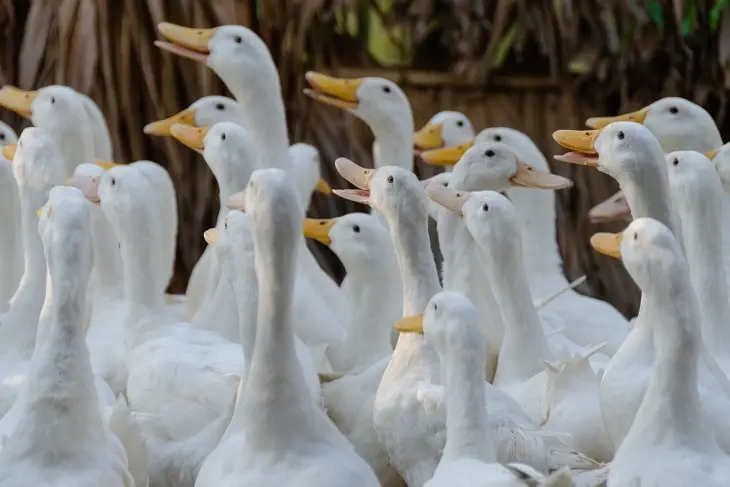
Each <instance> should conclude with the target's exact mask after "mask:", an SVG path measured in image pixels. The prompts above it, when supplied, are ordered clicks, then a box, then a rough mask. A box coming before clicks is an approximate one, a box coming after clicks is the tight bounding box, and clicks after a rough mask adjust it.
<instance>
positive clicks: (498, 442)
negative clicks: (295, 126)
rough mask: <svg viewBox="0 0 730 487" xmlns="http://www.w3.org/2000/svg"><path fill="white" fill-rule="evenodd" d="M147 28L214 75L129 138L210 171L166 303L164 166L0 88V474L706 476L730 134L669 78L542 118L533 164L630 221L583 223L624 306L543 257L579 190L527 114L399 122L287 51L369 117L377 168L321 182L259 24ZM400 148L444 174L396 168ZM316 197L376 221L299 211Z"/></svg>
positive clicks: (449, 114) (183, 480) (554, 251)
mask: <svg viewBox="0 0 730 487" xmlns="http://www.w3.org/2000/svg"><path fill="white" fill-rule="evenodd" d="M159 30H160V33H161V34H162V36H163V37H164V39H165V40H164V41H159V42H158V43H157V44H158V46H159V47H160V48H161V49H163V50H165V51H169V52H171V53H173V54H176V55H179V56H183V57H186V58H189V59H192V60H194V61H197V62H201V63H204V64H205V65H207V66H208V67H209V68H210V69H212V70H213V71H214V72H215V73H216V74H217V75H218V76H219V77H220V78H221V79H222V80H223V81H224V83H225V84H226V86H227V87H228V88H229V90H230V92H231V93H232V94H233V96H234V99H231V98H226V97H220V96H207V97H204V98H201V99H200V100H198V101H197V102H195V103H193V104H192V105H190V107H188V108H187V109H185V110H182V111H181V112H179V113H177V114H174V115H172V116H170V117H169V118H166V119H163V120H159V121H155V122H152V123H150V124H148V125H147V126H146V127H145V129H144V130H145V133H147V134H149V135H154V136H162V137H173V138H175V139H176V140H178V141H179V142H180V143H182V144H184V145H185V146H187V147H189V148H190V149H192V150H194V151H196V152H198V153H199V154H200V155H201V156H202V158H203V159H204V160H205V162H206V164H207V165H208V167H209V168H210V170H211V172H212V174H213V176H214V177H215V180H216V182H217V183H218V187H219V194H220V212H219V215H218V220H217V224H216V227H215V228H212V229H210V230H208V231H207V232H205V235H204V236H203V237H204V238H205V240H206V242H207V243H208V247H207V248H206V250H205V252H204V253H203V255H202V257H201V258H200V260H199V262H198V264H197V265H196V266H195V269H194V271H193V273H192V276H191V278H190V283H189V287H188V291H187V293H186V295H184V296H171V295H167V294H165V290H166V288H167V286H168V283H169V281H170V278H171V276H172V271H173V262H174V258H175V245H176V240H177V228H178V220H177V207H176V195H175V189H174V187H173V184H172V181H171V179H170V177H169V175H168V173H167V171H166V170H165V169H164V168H163V167H162V166H160V165H158V164H156V163H154V162H152V161H136V162H133V163H129V164H117V163H114V162H112V161H113V160H114V157H113V154H112V149H111V143H110V140H111V136H110V134H109V130H108V128H107V125H106V122H105V121H104V117H103V115H102V113H101V111H100V110H99V108H98V107H97V106H96V105H95V104H94V102H93V101H92V100H91V99H90V98H88V97H87V96H85V95H83V94H81V93H78V92H76V91H74V90H72V89H71V88H68V87H65V86H48V87H45V88H41V89H39V90H37V91H23V90H20V89H17V88H14V87H10V86H5V87H3V88H2V89H0V106H2V107H4V108H6V109H9V110H12V111H14V112H16V113H18V114H20V115H22V116H24V117H26V118H28V119H29V120H30V121H31V122H32V125H33V127H30V128H26V129H25V130H23V132H22V133H21V136H20V137H19V138H18V137H17V136H16V133H15V132H14V131H13V129H12V128H10V127H8V126H6V125H4V124H3V125H0V145H1V146H2V147H3V149H2V155H3V158H2V160H0V185H2V187H0V218H2V221H3V222H4V224H3V228H2V232H0V313H1V314H0V487H11V486H13V487H15V486H26V485H34V486H74V487H78V486H89V487H91V486H94V487H97V486H100V485H104V486H107V485H108V486H118V485H119V486H121V485H124V486H134V485H136V486H145V487H146V486H152V487H158V486H159V487H187V486H190V487H192V486H198V487H208V486H210V487H213V486H215V487H225V486H231V487H233V486H261V485H275V484H280V485H291V486H302V487H304V486H332V487H340V486H353V487H354V486H368V487H369V486H376V485H383V486H388V487H390V486H402V485H407V486H411V487H422V486H430V487H440V486H443V487H451V486H469V487H471V486H474V487H476V486H484V487H486V486H494V487H496V486H505V487H506V486H514V487H518V486H538V485H539V486H586V487H589V486H600V485H608V486H610V487H624V486H639V485H641V486H642V487H660V486H661V487H667V486H669V487H672V486H687V485H702V486H721V485H726V482H727V478H730V457H728V454H730V423H729V422H727V421H726V417H725V412H726V411H727V410H728V409H729V408H730V380H728V374H730V323H728V320H730V302H729V301H728V287H729V286H728V283H729V282H730V280H729V279H730V235H728V233H727V232H728V230H730V149H726V148H725V147H724V146H723V145H722V140H721V138H720V135H719V131H718V129H717V127H716V126H715V123H714V121H713V120H712V118H711V117H710V116H709V114H708V113H707V112H706V111H705V110H703V109H702V108H701V107H699V106H698V105H695V104H694V103H692V102H690V101H688V100H684V99H680V98H665V99H662V100H659V101H657V102H655V103H653V104H652V105H650V106H648V107H646V108H644V109H642V110H639V111H637V112H632V113H629V114H626V115H621V116H618V117H603V118H594V119H589V120H588V121H587V125H588V126H589V127H592V129H590V130H560V131H557V132H556V133H555V134H554V138H555V140H556V141H557V142H558V143H559V144H560V145H561V146H563V147H565V148H566V149H568V150H569V151H570V152H568V153H567V154H565V155H562V156H556V159H558V160H561V161H564V162H568V163H576V164H581V165H585V166H591V167H595V168H597V169H598V170H600V171H602V172H605V173H606V174H608V175H609V176H611V177H613V178H614V179H615V180H616V181H617V182H618V183H619V185H620V187H621V193H619V194H617V195H615V196H613V197H612V198H611V199H609V200H607V201H605V202H603V203H601V204H600V205H598V206H597V207H596V208H594V210H593V211H592V212H591V218H592V219H593V220H595V221H613V220H620V219H628V220H631V219H632V218H635V219H634V220H633V221H632V222H631V223H630V224H629V225H628V227H627V228H626V230H625V231H623V232H622V233H618V234H605V233H599V234H596V235H594V236H593V238H592V239H591V245H592V246H593V247H594V248H595V249H596V250H597V251H598V252H601V253H603V254H606V255H608V256H613V257H615V258H619V259H621V260H622V261H623V263H624V265H625V267H626V270H627V271H628V273H629V274H630V276H631V277H632V279H633V280H634V281H635V282H636V284H637V285H638V286H639V288H640V289H641V291H642V298H641V307H640V311H639V315H638V317H636V318H635V319H632V320H631V322H629V321H628V320H626V319H625V318H624V317H623V316H622V315H621V314H620V313H618V312H617V311H616V310H615V309H614V308H613V307H611V306H610V305H609V304H607V303H605V302H603V301H600V300H596V299H593V298H590V297H587V296H584V295H582V294H579V293H578V292H576V291H575V290H574V289H573V288H574V287H575V286H576V284H577V283H579V282H581V281H580V280H579V281H577V282H572V283H571V282H568V280H567V279H566V278H565V276H564V274H563V269H562V267H563V263H562V260H561V257H560V252H559V249H558V245H557V241H556V230H555V218H556V216H555V198H554V194H553V192H554V191H557V190H562V189H566V188H570V187H571V186H572V185H573V183H572V181H570V180H569V179H567V178H564V177H561V176H558V175H555V174H552V173H550V169H549V166H548V163H547V160H546V159H545V157H544V156H543V155H542V153H541V152H540V150H539V149H538V148H537V146H536V145H535V144H534V143H533V142H532V141H531V140H530V139H529V138H528V137H527V136H526V135H525V134H522V133H520V132H518V131H516V130H514V129H510V128H506V127H492V128H487V129H485V130H483V131H481V132H479V133H476V132H475V130H474V128H473V125H472V124H471V122H470V121H469V120H468V119H467V118H466V117H465V116H464V115H463V114H461V113H458V112H453V111H444V112H441V113H438V114H436V115H434V116H433V117H432V118H431V120H429V122H428V123H427V124H426V125H425V126H424V127H422V128H420V129H419V130H415V129H416V128H415V127H414V122H413V115H412V112H411V107H410V104H409V102H408V98H407V97H406V95H405V94H404V92H403V91H402V90H401V89H400V88H399V87H398V86H397V85H396V84H395V83H393V82H391V81H388V80H385V79H381V78H362V79H340V78H334V77H330V76H326V75H323V74H320V73H313V72H310V73H307V74H306V80H307V82H308V83H309V85H310V88H308V89H307V90H305V92H306V93H307V94H308V95H309V96H310V97H312V98H314V99H315V100H318V101H320V102H322V103H326V104H329V105H333V106H335V107H338V108H340V109H343V110H346V111H348V112H350V113H352V114H353V115H355V116H356V117H358V118H360V119H362V120H363V121H364V122H365V123H366V124H367V125H368V126H369V127H370V128H371V129H372V131H373V133H374V135H375V143H374V146H373V156H374V157H373V158H374V168H373V169H367V168H363V167H361V166H359V165H358V164H356V163H355V162H353V161H350V160H347V159H344V158H340V159H338V160H337V161H336V163H335V165H336V169H337V171H338V172H339V174H340V175H341V176H342V177H343V178H344V179H346V180H347V181H349V182H350V183H351V184H352V186H354V189H340V190H334V191H333V190H331V189H330V187H329V185H328V184H327V183H326V182H325V181H323V180H322V179H321V178H320V159H319V153H318V151H317V149H316V148H314V147H312V146H309V145H306V144H299V143H298V144H293V145H291V144H290V140H289V137H288V132H287V123H286V118H285V111H284V104H283V100H282V96H281V89H280V84H279V77H278V74H277V71H276V66H275V64H274V62H273V60H272V58H271V55H270V53H269V51H268V49H267V47H266V45H265V44H264V43H263V42H262V40H261V39H260V38H259V37H258V36H257V35H256V34H255V33H254V32H252V31H251V30H249V29H247V28H245V27H242V26H223V27H218V28H215V29H191V28H186V27H182V26H177V25H173V24H168V23H163V24H160V25H159ZM414 152H415V153H416V154H418V157H420V158H422V159H423V160H424V161H425V162H427V163H429V164H433V165H437V166H441V167H443V168H444V169H445V171H444V172H443V173H440V174H438V175H437V176H434V177H433V178H430V179H428V180H424V181H419V180H418V178H417V177H416V175H415V174H414V173H413V156H414ZM314 191H319V192H322V193H332V192H334V193H335V194H336V195H338V196H339V197H342V198H346V199H349V200H353V201H356V202H359V203H362V204H364V205H367V206H368V207H370V213H369V214H368V213H352V214H348V215H344V216H340V217H337V218H334V219H324V220H315V219H308V218H306V217H305V214H306V210H307V208H308V206H309V200H310V198H311V196H312V194H313V192H314ZM429 218H430V219H433V220H435V221H436V224H437V229H438V242H439V245H440V247H441V250H442V253H443V256H444V262H443V268H442V269H441V271H442V272H441V275H442V277H441V278H439V273H438V271H437V267H436V264H435V261H434V258H433V253H432V251H431V243H430V238H429V234H428V224H429ZM305 237H306V238H310V239H313V240H317V241H319V242H320V243H322V244H324V245H327V246H328V247H329V248H330V249H331V250H332V251H333V252H334V253H335V254H336V255H337V256H338V258H339V259H340V260H341V261H342V263H343V265H344V267H345V269H346V271H347V277H346V278H345V280H344V281H343V282H342V284H341V285H337V284H336V283H335V282H334V281H333V280H332V279H331V278H330V277H329V276H328V275H327V274H326V273H325V272H324V271H323V270H322V269H321V268H320V267H319V265H318V264H317V262H316V260H315V259H314V257H313V255H312V254H311V252H310V251H309V249H308V247H307V245H306V244H305ZM723 479H724V480H723Z"/></svg>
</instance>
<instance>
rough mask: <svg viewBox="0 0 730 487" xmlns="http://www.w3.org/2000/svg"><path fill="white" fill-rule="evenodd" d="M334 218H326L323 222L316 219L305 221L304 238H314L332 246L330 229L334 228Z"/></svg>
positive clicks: (306, 219)
mask: <svg viewBox="0 0 730 487" xmlns="http://www.w3.org/2000/svg"><path fill="white" fill-rule="evenodd" d="M336 221H337V220H335V219H334V218H325V219H322V220H316V219H314V218H305V219H304V236H305V237H307V238H313V239H314V240H317V241H319V242H322V243H323V244H325V245H330V244H331V243H332V239H331V238H330V229H332V227H333V226H334V224H335V222H336Z"/></svg>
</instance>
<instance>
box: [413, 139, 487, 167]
mask: <svg viewBox="0 0 730 487" xmlns="http://www.w3.org/2000/svg"><path fill="white" fill-rule="evenodd" d="M473 145H474V141H473V140H470V141H469V142H467V143H465V144H461V145H457V146H454V147H444V148H441V149H433V150H427V151H424V152H422V153H421V159H423V162H425V163H426V164H431V165H432V166H453V165H454V164H456V163H457V162H459V160H460V159H461V157H462V156H463V155H464V153H465V152H466V151H467V150H469V148H470V147H471V146H473Z"/></svg>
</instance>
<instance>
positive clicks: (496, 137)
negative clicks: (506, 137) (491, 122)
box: [494, 135, 502, 142]
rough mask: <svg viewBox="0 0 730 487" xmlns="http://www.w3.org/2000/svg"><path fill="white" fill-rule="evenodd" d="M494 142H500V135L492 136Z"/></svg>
mask: <svg viewBox="0 0 730 487" xmlns="http://www.w3.org/2000/svg"><path fill="white" fill-rule="evenodd" d="M494 141H495V142H502V136H501V135H495V136H494Z"/></svg>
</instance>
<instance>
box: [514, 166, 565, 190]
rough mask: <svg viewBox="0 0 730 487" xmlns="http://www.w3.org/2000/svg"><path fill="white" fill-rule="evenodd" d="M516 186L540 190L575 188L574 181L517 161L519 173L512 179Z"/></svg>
mask: <svg viewBox="0 0 730 487" xmlns="http://www.w3.org/2000/svg"><path fill="white" fill-rule="evenodd" d="M509 180H510V183H512V184H513V185H514V186H520V187H524V188H538V189H565V188H570V187H571V186H573V181H572V180H570V179H568V178H564V177H563V176H558V175H557V174H553V173H551V172H548V171H538V170H537V169H535V168H534V167H532V166H531V165H529V164H526V163H524V162H522V161H517V172H515V173H514V174H513V175H512V176H511V177H510V178H509Z"/></svg>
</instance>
